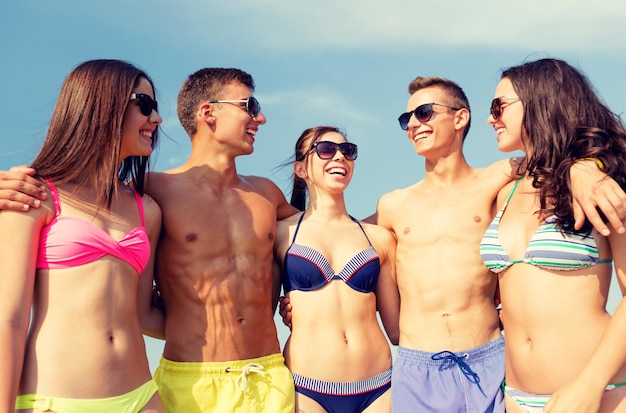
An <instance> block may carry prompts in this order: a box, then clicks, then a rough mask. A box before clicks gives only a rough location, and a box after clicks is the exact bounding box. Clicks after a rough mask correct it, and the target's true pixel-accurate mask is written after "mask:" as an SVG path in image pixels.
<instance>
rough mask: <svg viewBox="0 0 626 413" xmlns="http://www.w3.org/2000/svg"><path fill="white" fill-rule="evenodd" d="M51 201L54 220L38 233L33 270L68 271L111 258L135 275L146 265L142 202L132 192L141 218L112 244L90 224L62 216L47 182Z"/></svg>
mask: <svg viewBox="0 0 626 413" xmlns="http://www.w3.org/2000/svg"><path fill="white" fill-rule="evenodd" d="M47 181H48V185H49V187H50V193H51V194H52V199H53V201H54V210H55V215H56V216H55V217H54V219H53V220H52V221H50V223H48V224H47V225H46V226H45V227H43V229H42V230H41V235H40V239H39V251H38V253H37V268H38V269H39V268H44V269H47V268H50V269H58V268H71V267H77V266H79V265H83V264H87V263H90V262H92V261H95V260H98V259H100V258H102V257H104V256H105V255H112V256H114V257H116V258H119V259H120V260H122V261H124V262H127V263H128V264H130V265H131V266H132V267H133V268H134V269H135V270H136V271H137V273H138V274H141V272H142V271H143V269H144V268H145V267H146V265H147V264H148V259H149V258H150V240H149V238H148V234H147V233H146V228H145V226H144V225H145V222H144V213H143V203H142V201H141V196H139V194H137V193H136V192H135V199H136V200H137V206H138V207H139V215H140V216H141V226H140V227H136V228H133V229H132V230H130V231H129V232H128V233H127V234H126V235H124V237H123V238H122V239H121V240H119V241H116V240H114V239H113V238H111V236H110V235H109V234H108V233H107V232H106V231H104V230H103V229H102V228H99V227H97V226H95V225H94V224H92V223H91V222H88V221H85V220H83V219H79V218H74V217H62V216H59V215H60V214H61V203H60V202H59V194H58V192H57V189H56V187H55V186H54V184H53V183H52V181H51V180H48V179H47Z"/></svg>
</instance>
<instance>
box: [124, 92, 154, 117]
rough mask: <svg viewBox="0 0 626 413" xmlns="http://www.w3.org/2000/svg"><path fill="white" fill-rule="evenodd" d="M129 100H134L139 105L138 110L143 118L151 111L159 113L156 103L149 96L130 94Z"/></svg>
mask: <svg viewBox="0 0 626 413" xmlns="http://www.w3.org/2000/svg"><path fill="white" fill-rule="evenodd" d="M130 100H131V101H132V100H136V101H137V104H138V105H139V110H140V111H141V114H142V115H144V116H150V115H151V114H152V111H155V112H157V113H158V112H159V109H158V104H157V101H156V100H154V99H152V98H151V97H150V95H146V94H145V93H132V94H131V95H130Z"/></svg>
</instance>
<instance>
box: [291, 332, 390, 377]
mask: <svg viewBox="0 0 626 413" xmlns="http://www.w3.org/2000/svg"><path fill="white" fill-rule="evenodd" d="M326 346H327V347H319V346H316V345H311V346H306V347H296V346H293V345H292V343H291V342H290V343H288V344H287V345H286V346H285V352H284V354H285V363H286V364H287V367H289V369H290V370H291V371H292V372H293V373H296V374H299V375H301V376H305V377H308V378H312V379H317V380H324V381H334V382H349V381H359V380H364V379H367V378H370V377H373V376H376V375H378V374H381V373H383V372H385V371H387V370H388V369H390V368H391V363H392V358H391V351H390V349H389V346H388V345H387V344H386V343H385V345H384V346H379V345H373V346H367V345H365V346H362V347H360V348H359V349H358V350H357V349H354V348H352V349H350V348H348V347H341V348H333V347H331V346H332V344H326Z"/></svg>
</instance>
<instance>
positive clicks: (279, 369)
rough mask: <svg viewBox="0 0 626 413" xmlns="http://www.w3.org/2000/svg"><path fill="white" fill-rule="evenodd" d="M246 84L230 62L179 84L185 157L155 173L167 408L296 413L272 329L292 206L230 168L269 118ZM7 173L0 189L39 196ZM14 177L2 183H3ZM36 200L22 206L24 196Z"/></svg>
mask: <svg viewBox="0 0 626 413" xmlns="http://www.w3.org/2000/svg"><path fill="white" fill-rule="evenodd" d="M253 91H254V81H253V79H252V77H251V76H250V75H248V74H247V73H245V72H242V71H240V70H237V69H202V70H200V71H198V72H196V73H194V74H192V75H191V76H189V78H188V79H187V80H186V81H185V83H184V84H183V86H182V88H181V90H180V93H179V96H178V117H179V119H180V122H181V124H182V125H183V127H184V128H185V130H186V131H187V133H188V134H189V136H190V137H191V145H192V150H191V156H190V157H189V159H188V160H187V161H186V162H185V163H184V164H182V165H181V166H179V167H176V168H174V169H172V170H169V171H166V172H163V173H152V174H151V175H150V181H149V184H150V186H149V191H148V192H149V194H150V196H151V197H153V198H154V199H155V200H156V201H157V202H158V204H159V205H160V206H161V209H162V212H163V226H162V233H161V238H160V242H159V247H158V250H157V271H156V275H155V278H156V281H157V284H158V287H159V290H160V293H161V298H162V300H163V303H164V306H165V336H166V341H165V348H164V352H163V358H162V359H161V363H160V365H159V367H158V369H157V371H156V373H155V380H156V381H157V384H158V385H159V393H160V394H161V398H162V400H163V404H164V406H165V408H166V410H167V411H168V412H181V413H190V412H191V413H194V412H213V411H214V412H235V411H242V412H249V411H265V412H270V413H274V412H289V413H293V411H294V385H293V379H292V376H291V373H290V372H289V371H288V369H287V367H286V366H285V364H284V359H283V357H282V355H281V349H280V345H279V342H278V336H277V333H276V327H275V324H274V319H273V316H274V310H275V306H276V302H277V299H278V292H279V280H278V278H277V277H274V275H273V244H274V234H275V231H276V220H277V217H278V218H284V217H286V216H289V215H291V214H293V213H295V212H296V210H295V209H294V208H293V207H291V206H290V205H289V204H288V203H287V201H286V200H285V197H284V195H283V194H282V192H281V191H280V189H279V188H278V187H277V186H276V185H275V184H274V183H272V182H271V181H270V180H269V179H266V178H261V177H255V176H242V175H239V174H237V170H236V167H235V158H236V157H238V156H240V155H249V154H251V153H252V151H253V149H254V148H253V144H254V141H255V135H256V134H257V132H258V129H259V126H260V125H263V124H264V123H265V122H266V119H265V116H264V115H263V113H262V112H261V111H260V107H259V104H258V102H257V101H256V99H255V98H254V97H253ZM24 172H26V173H32V171H30V170H28V169H21V168H15V169H14V170H12V172H9V173H5V174H3V175H2V177H3V178H4V179H3V180H1V182H0V187H1V188H3V189H4V190H5V191H4V192H2V191H0V196H2V197H5V198H6V195H7V194H8V195H9V196H11V197H13V199H17V200H18V202H15V203H13V204H11V205H8V204H6V203H5V204H0V207H5V206H13V207H14V208H22V206H21V205H20V202H19V201H20V200H25V199H24V198H23V197H22V195H15V194H14V193H13V189H16V188H21V189H22V190H25V191H30V192H31V193H33V192H34V193H36V192H37V191H36V188H35V187H34V186H33V185H32V182H30V181H28V180H27V178H26V177H25V176H24V175H23V173H24ZM14 178H15V179H19V180H20V181H21V183H16V182H18V181H11V179H14ZM28 203H29V204H30V205H33V203H32V202H31V201H28Z"/></svg>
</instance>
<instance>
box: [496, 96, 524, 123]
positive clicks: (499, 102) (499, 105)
mask: <svg viewBox="0 0 626 413" xmlns="http://www.w3.org/2000/svg"><path fill="white" fill-rule="evenodd" d="M503 100H508V101H510V102H511V103H515V102H517V101H519V98H507V97H504V96H502V97H499V98H495V99H494V100H492V101H491V110H490V111H489V112H490V113H491V116H493V120H498V118H499V117H500V116H501V115H502V101H503ZM511 103H509V105H510V104H511Z"/></svg>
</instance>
